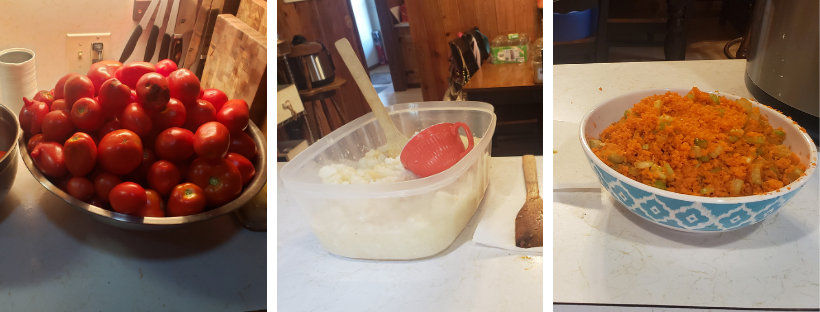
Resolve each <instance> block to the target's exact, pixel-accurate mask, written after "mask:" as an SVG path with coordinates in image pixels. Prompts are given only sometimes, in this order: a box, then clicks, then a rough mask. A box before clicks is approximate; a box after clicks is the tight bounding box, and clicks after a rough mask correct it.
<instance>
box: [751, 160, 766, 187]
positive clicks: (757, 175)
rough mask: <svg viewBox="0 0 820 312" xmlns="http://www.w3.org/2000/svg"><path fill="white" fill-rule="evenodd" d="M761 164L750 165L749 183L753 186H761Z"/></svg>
mask: <svg viewBox="0 0 820 312" xmlns="http://www.w3.org/2000/svg"><path fill="white" fill-rule="evenodd" d="M761 167H763V165H761V164H754V165H752V172H751V179H750V181H751V182H752V183H754V184H757V185H761V184H763V177H762V174H761Z"/></svg>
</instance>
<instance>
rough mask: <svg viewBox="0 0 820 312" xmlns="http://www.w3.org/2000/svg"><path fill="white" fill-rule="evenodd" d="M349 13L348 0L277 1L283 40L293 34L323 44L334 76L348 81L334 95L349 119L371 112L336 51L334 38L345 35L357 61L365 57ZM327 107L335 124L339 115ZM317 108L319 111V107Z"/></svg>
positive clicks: (327, 131)
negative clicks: (334, 72)
mask: <svg viewBox="0 0 820 312" xmlns="http://www.w3.org/2000/svg"><path fill="white" fill-rule="evenodd" d="M350 12H351V11H350V7H349V1H344V0H307V1H299V2H294V3H285V2H284V1H282V0H278V1H277V12H276V14H277V17H278V20H277V25H276V32H277V34H279V37H280V38H281V39H282V40H286V41H290V40H292V39H293V36H294V35H303V36H305V38H307V40H308V41H315V42H319V43H323V44H324V45H325V47H327V49H328V51H330V54H331V55H332V57H333V64H334V65H335V66H336V77H341V78H344V79H345V80H347V84H345V85H344V86H343V87H342V88H341V89H340V90H339V91H338V92H337V95H336V97H335V98H336V101H337V102H338V103H339V106H341V109H342V111H343V113H344V115H345V117H347V120H348V121H351V120H353V119H356V118H358V117H361V116H362V115H364V114H367V113H368V112H370V107H369V106H368V105H367V102H365V99H364V96H363V95H362V93H361V91H359V87H358V86H356V82H355V81H353V76H351V75H350V71H348V69H347V66H345V64H344V61H343V60H342V58H341V57H340V56H339V52H338V51H336V45H335V44H336V41H337V40H339V39H342V38H347V40H349V41H350V44H351V45H352V46H353V49H354V50H356V52H357V54H358V55H359V60H364V57H363V55H364V53H363V52H362V51H361V43H359V40H358V36H357V35H356V33H357V30H356V23H355V22H354V21H353V17H352V16H351V13H350ZM362 64H364V63H362ZM364 66H365V67H367V65H364ZM329 109H330V115H331V116H328V117H329V118H333V120H334V123H335V122H336V121H338V117H336V113H335V111H334V108H333V106H332V105H331V106H330V107H329ZM317 111H318V112H321V109H318V110H317ZM323 125H327V122H323ZM329 130H330V129H329V128H326V129H324V130H323V131H324V133H329V132H330V131H329ZM314 135H315V134H314Z"/></svg>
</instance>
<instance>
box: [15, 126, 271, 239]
mask: <svg viewBox="0 0 820 312" xmlns="http://www.w3.org/2000/svg"><path fill="white" fill-rule="evenodd" d="M1 120H2V117H0V121H1ZM15 120H16V119H15ZM245 133H247V134H248V135H250V137H251V139H253V141H254V142H255V143H256V150H257V151H256V159H249V160H250V161H251V162H252V163H253V166H254V168H255V169H256V174H255V175H254V177H253V179H252V180H251V182H249V183H248V185H246V186H245V187H244V188H242V194H240V195H239V197H238V198H236V199H234V200H233V201H232V202H230V203H227V204H225V205H223V206H221V207H217V208H214V209H211V210H208V211H205V212H202V213H198V214H195V215H190V216H184V217H167V218H154V217H140V216H132V215H127V214H122V213H118V212H114V211H110V210H106V209H103V208H100V207H97V206H94V205H91V204H88V203H86V202H84V201H81V200H79V199H77V198H74V197H73V196H71V195H68V193H66V192H64V191H63V190H61V189H60V188H58V187H57V186H56V185H54V184H52V183H51V181H49V180H48V179H47V178H46V177H45V176H43V173H42V172H40V169H38V168H37V166H36V165H35V164H34V160H33V159H31V155H30V151H28V150H27V148H26V141H25V140H26V139H25V138H24V137H23V136H20V139H19V142H20V143H19V145H20V155H21V157H22V158H23V162H25V163H26V167H28V170H29V171H31V174H32V175H33V176H34V178H35V179H37V181H39V182H40V184H42V185H43V186H44V187H45V188H46V189H48V190H49V191H50V192H52V193H54V195H57V196H58V197H60V198H62V199H63V200H64V201H66V202H67V203H69V204H70V205H71V206H74V207H75V208H77V209H79V210H81V211H84V212H86V213H89V214H91V216H93V217H94V218H95V219H97V220H99V221H101V222H103V223H106V224H109V225H113V226H116V227H119V228H124V229H133V230H158V229H169V228H174V227H179V226H183V225H187V224H191V223H196V222H200V221H205V220H209V219H213V218H216V217H219V216H222V215H225V214H227V213H231V212H233V211H234V210H236V209H238V208H239V207H242V205H244V204H245V203H247V202H248V201H249V200H251V199H252V198H253V197H254V196H256V194H257V193H259V191H260V190H261V189H262V187H263V186H265V183H266V182H267V155H266V150H267V149H266V146H267V145H266V144H265V143H266V139H265V136H264V135H262V132H261V131H259V129H258V128H257V127H256V125H254V124H253V122H250V123H249V124H248V128H247V129H245ZM2 142H3V141H2V136H0V146H2ZM6 158H8V157H6ZM15 159H16V157H15ZM2 164H3V162H1V161H0V166H2ZM0 168H2V167H0ZM2 178H3V177H2V176H0V181H3V180H2ZM12 178H13V177H12ZM1 198H2V197H0V199H1Z"/></svg>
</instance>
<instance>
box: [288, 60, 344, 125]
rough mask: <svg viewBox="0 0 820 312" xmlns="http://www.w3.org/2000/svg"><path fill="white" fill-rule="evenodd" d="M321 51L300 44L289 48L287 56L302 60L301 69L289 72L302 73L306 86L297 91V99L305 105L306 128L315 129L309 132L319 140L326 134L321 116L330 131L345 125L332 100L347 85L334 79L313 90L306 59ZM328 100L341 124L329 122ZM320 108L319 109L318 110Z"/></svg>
mask: <svg viewBox="0 0 820 312" xmlns="http://www.w3.org/2000/svg"><path fill="white" fill-rule="evenodd" d="M321 51H322V46H321V45H319V44H300V45H295V46H292V47H291V50H290V53H289V54H288V57H289V58H296V57H298V58H301V59H302V62H301V63H302V68H292V69H291V70H299V71H301V72H302V77H304V79H305V80H306V81H305V83H306V85H307V89H306V90H299V97H300V98H301V99H302V102H303V103H304V104H305V112H307V116H308V118H307V119H308V126H309V127H310V128H313V129H315V131H311V132H312V133H316V134H318V136H319V138H322V137H324V136H325V135H327V134H328V133H324V131H322V116H320V114H322V115H323V116H324V119H325V120H327V123H328V125H327V126H328V128H330V131H333V130H336V129H338V128H339V127H341V126H343V125H345V124H346V123H347V118H346V117H345V115H344V113H343V112H342V110H341V108H340V107H339V104H338V103H337V102H336V99H334V98H333V96H334V95H336V91H337V90H339V88H341V87H342V86H344V85H345V83H347V81H346V80H345V79H343V78H341V77H338V76H337V77H335V78H334V80H333V82H331V83H330V84H329V85H325V86H321V87H316V88H314V87H313V85H312V84H311V82H310V73H309V72H308V67H307V58H308V57H310V55H313V54H316V53H319V52H321ZM327 100H330V105H333V107H334V109H335V111H336V114H337V116H338V117H339V120H340V121H341V124H339V125H336V126H335V127H334V126H333V123H332V122H331V118H330V117H331V114H330V109H329V108H328V105H329V104H328V102H327ZM315 105H318V108H321V109H318V108H317V106H315Z"/></svg>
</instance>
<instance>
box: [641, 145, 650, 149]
mask: <svg viewBox="0 0 820 312" xmlns="http://www.w3.org/2000/svg"><path fill="white" fill-rule="evenodd" d="M641 149H642V150H648V149H649V144H644V145H641Z"/></svg>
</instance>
